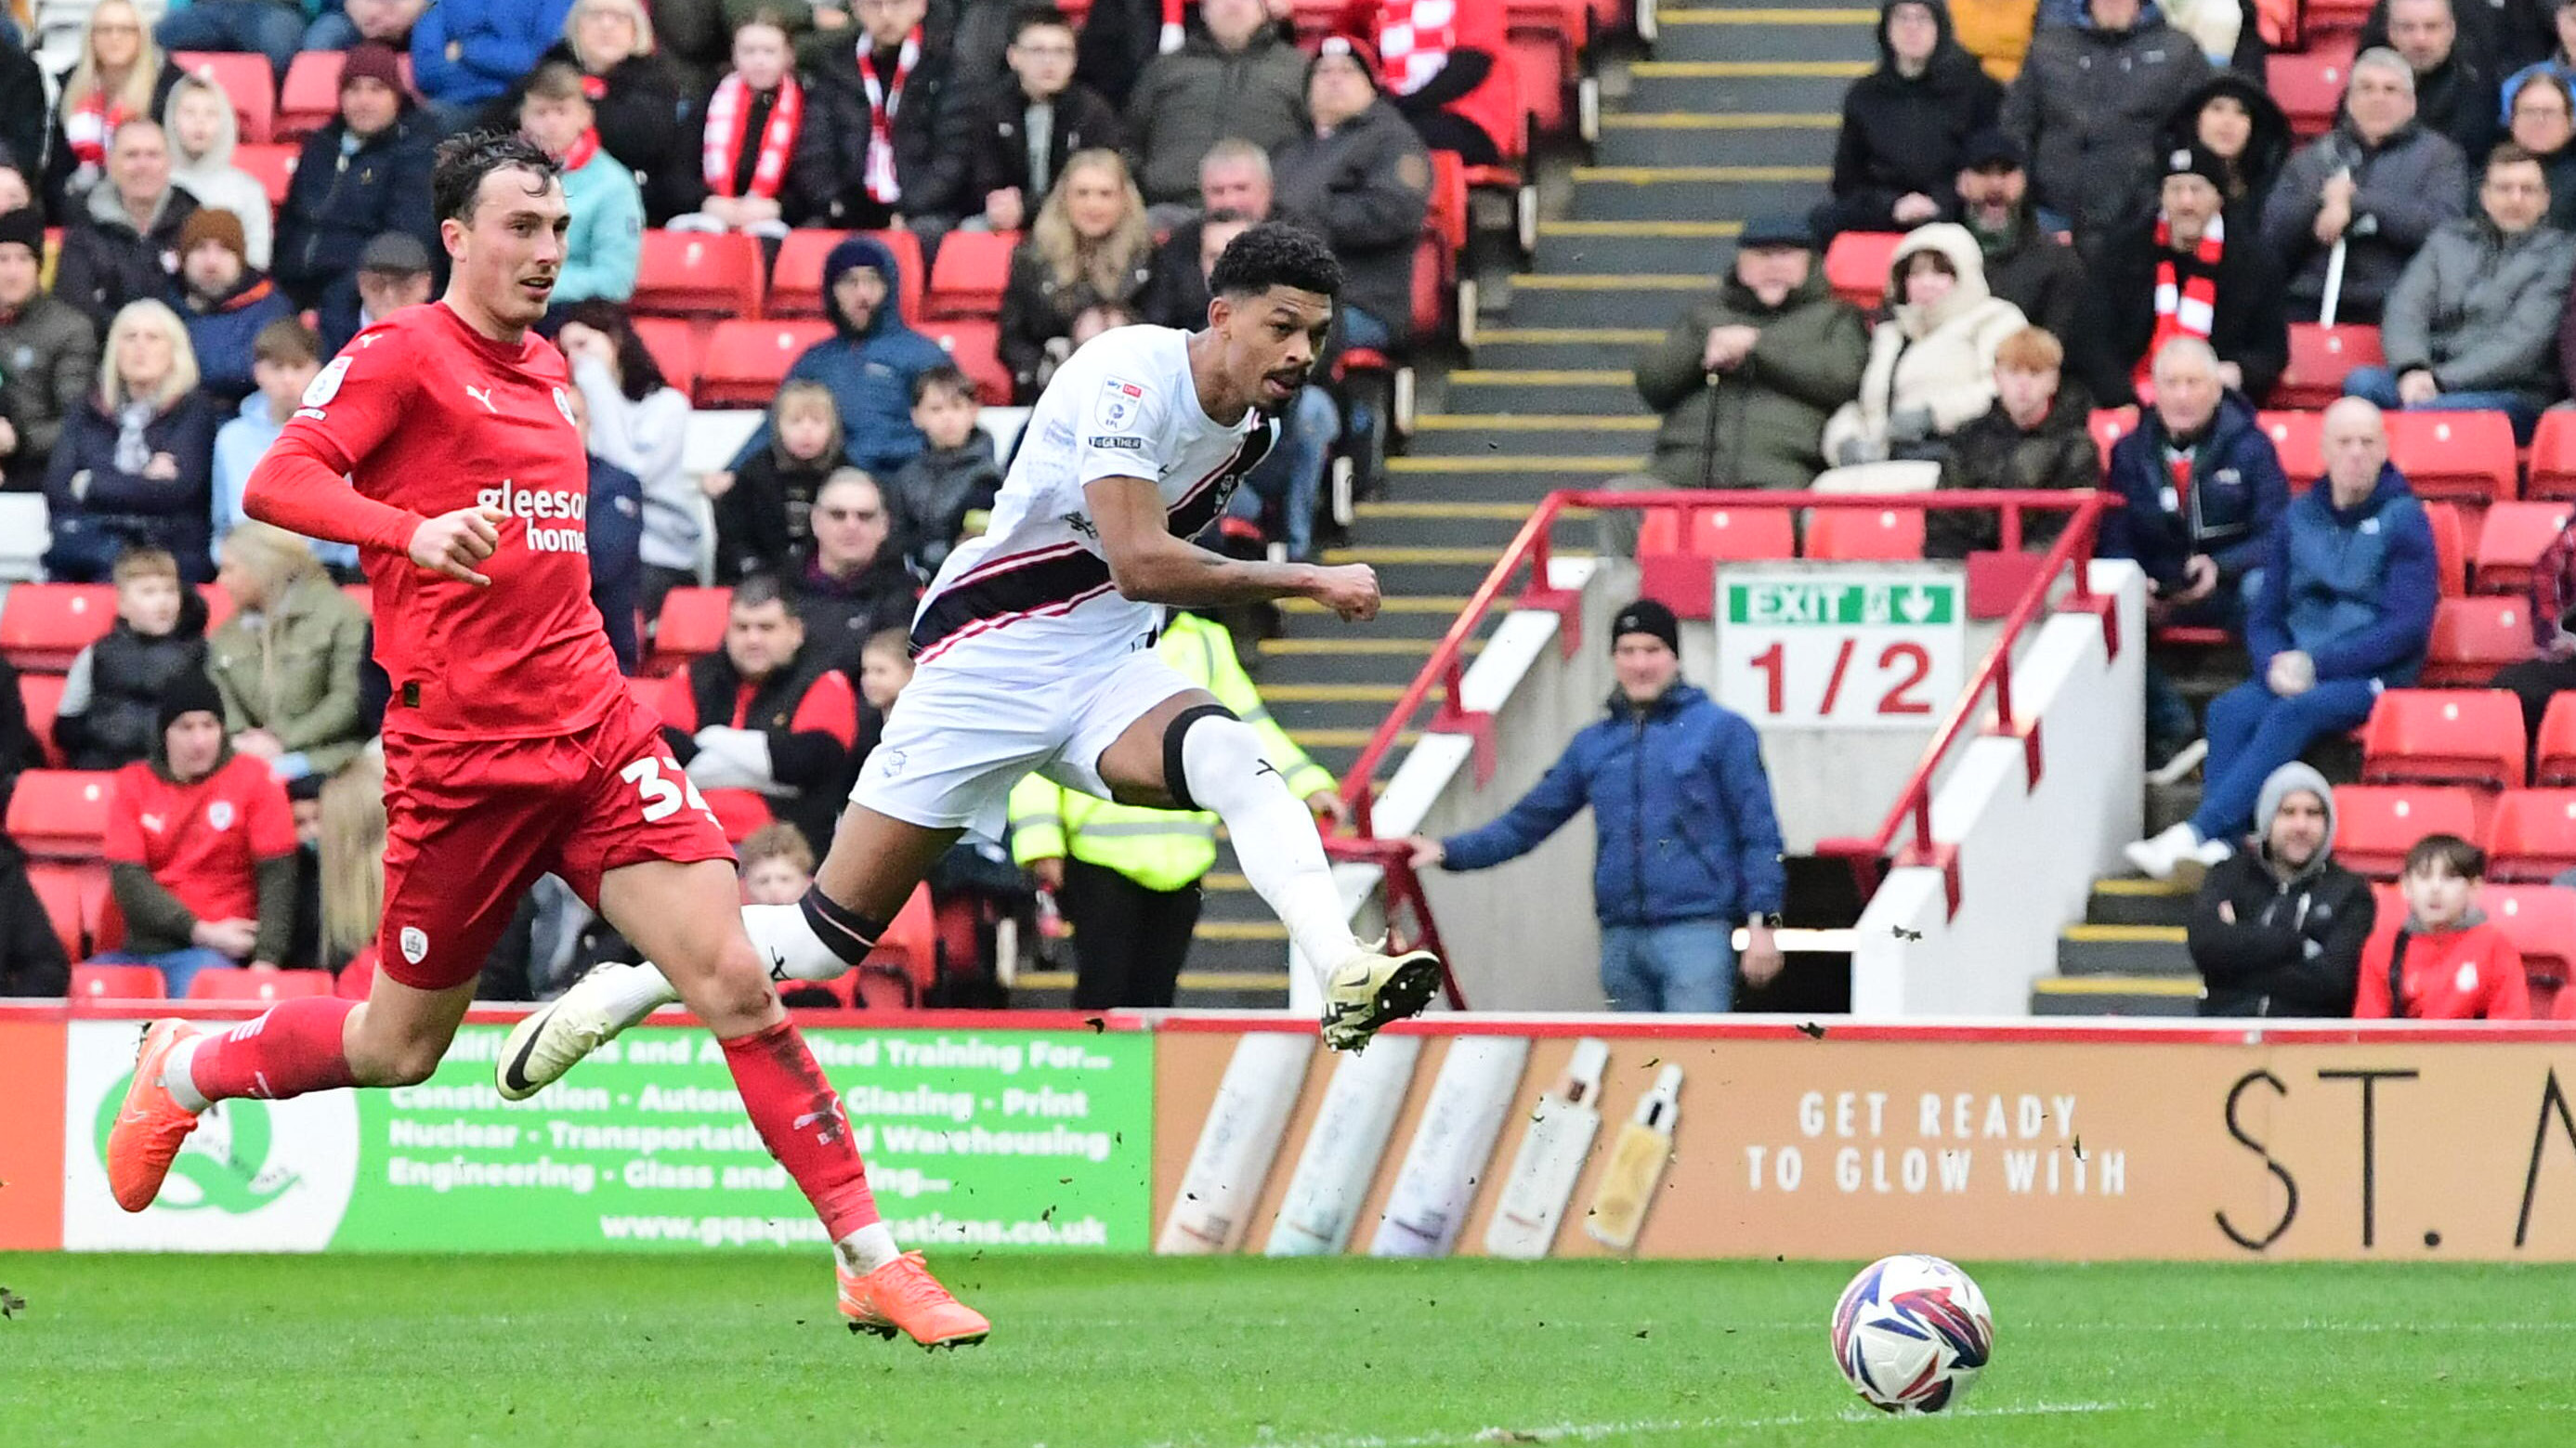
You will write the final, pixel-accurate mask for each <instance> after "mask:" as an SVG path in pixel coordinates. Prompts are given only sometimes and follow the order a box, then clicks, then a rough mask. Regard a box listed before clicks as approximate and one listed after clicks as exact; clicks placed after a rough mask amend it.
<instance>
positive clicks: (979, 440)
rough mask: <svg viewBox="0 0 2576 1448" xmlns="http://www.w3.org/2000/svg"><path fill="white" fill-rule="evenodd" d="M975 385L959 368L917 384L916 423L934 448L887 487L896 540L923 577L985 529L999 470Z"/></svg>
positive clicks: (937, 370)
mask: <svg viewBox="0 0 2576 1448" xmlns="http://www.w3.org/2000/svg"><path fill="white" fill-rule="evenodd" d="M977 415H978V409H977V407H976V405H975V384H974V383H972V382H970V381H968V380H967V378H966V374H965V373H963V372H960V371H958V370H957V369H956V368H954V367H933V368H932V369H930V370H929V371H927V372H924V373H923V374H921V376H919V377H917V378H915V379H914V380H913V384H912V425H913V426H915V427H917V428H920V429H921V435H922V436H923V437H924V438H926V439H928V440H929V443H930V446H928V447H926V448H924V449H922V453H921V456H919V457H917V458H914V459H913V460H912V461H911V462H909V463H906V464H904V467H903V471H901V472H899V473H896V474H895V475H894V477H893V479H892V480H891V481H889V482H888V483H887V485H886V501H887V502H888V503H889V504H891V505H892V506H893V508H894V533H895V537H897V538H899V539H902V540H903V541H904V545H905V552H906V556H907V557H908V558H909V559H910V560H911V562H912V565H913V567H914V568H916V569H918V570H919V571H920V572H922V573H923V574H925V575H926V574H930V573H935V572H937V571H938V570H939V565H940V564H942V563H945V562H947V561H948V551H949V550H950V549H952V548H954V547H956V546H957V545H958V544H959V543H961V542H963V541H965V540H966V539H968V538H971V537H973V536H975V535H976V534H978V533H981V532H983V531H984V521H985V519H986V517H987V516H988V515H989V514H990V513H991V511H992V507H993V499H994V497H995V495H997V494H998V493H1000V492H1001V491H1002V470H1001V468H1000V467H999V466H997V465H996V464H995V463H994V461H993V439H992V436H991V435H990V434H989V433H986V432H985V431H984V430H983V429H982V428H980V427H977V426H976V425H975V419H976V417H977Z"/></svg>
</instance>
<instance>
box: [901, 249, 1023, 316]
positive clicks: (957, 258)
mask: <svg viewBox="0 0 2576 1448" xmlns="http://www.w3.org/2000/svg"><path fill="white" fill-rule="evenodd" d="M1019 244H1020V234H1019V233H1018V232H1016V231H952V232H950V233H948V235H947V236H946V237H944V238H942V239H941V240H940V243H939V260H938V261H936V262H934V263H932V264H931V268H930V292H929V295H927V296H925V297H923V298H922V299H921V309H922V315H923V316H926V317H997V316H1000V315H1001V312H1002V289H1003V287H1005V286H1006V285H1008V284H1009V282H1010V279H1011V251H1012V249H1013V248H1014V247H1017V246H1018V245H1019Z"/></svg>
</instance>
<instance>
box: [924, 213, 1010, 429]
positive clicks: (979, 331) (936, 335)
mask: <svg viewBox="0 0 2576 1448" xmlns="http://www.w3.org/2000/svg"><path fill="white" fill-rule="evenodd" d="M941 254H942V255H945V254H946V252H945V251H944V250H943V251H942V253H941ZM921 334H922V335H923V336H925V337H928V338H929V339H930V340H932V341H934V342H936V343H938V344H939V345H940V346H941V347H943V348H945V349H947V352H948V356H949V358H950V360H952V361H954V362H955V363H956V364H957V368H958V370H959V371H961V372H964V373H965V374H966V375H967V376H968V377H971V378H973V379H974V380H975V395H976V396H978V397H980V398H982V399H983V401H984V405H985V406H987V407H1008V406H1010V403H1011V369H1009V368H1008V367H1005V366H1003V365H1002V326H1001V324H1000V323H999V322H994V321H989V320H987V319H985V318H983V317H955V318H951V319H949V320H947V321H937V322H924V323H922V324H921Z"/></svg>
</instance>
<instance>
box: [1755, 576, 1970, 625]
mask: <svg viewBox="0 0 2576 1448" xmlns="http://www.w3.org/2000/svg"><path fill="white" fill-rule="evenodd" d="M1959 588H1960V585H1959V584H1958V583H1957V582H1956V581H1955V580H1947V579H1923V580H1915V579H1909V580H1906V581H1903V582H1891V583H1850V582H1837V581H1831V580H1819V581H1817V582H1813V583H1807V582H1795V583H1791V582H1781V581H1775V580H1764V581H1760V582H1752V583H1734V582H1729V583H1727V584H1726V621H1727V622H1728V623H1731V624H1751V625H1755V626H1757V627H1769V628H1786V627H1795V626H1798V625H1802V624H1804V625H1811V626H1813V627H1817V628H1852V627H1875V628H1946V627H1949V626H1950V625H1952V624H1955V623H1957V622H1958V621H1959V618H1960V607H1959Z"/></svg>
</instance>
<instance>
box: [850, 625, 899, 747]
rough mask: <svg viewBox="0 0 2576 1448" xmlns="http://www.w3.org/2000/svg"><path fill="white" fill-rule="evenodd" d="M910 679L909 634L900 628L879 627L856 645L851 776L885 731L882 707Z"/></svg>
mask: <svg viewBox="0 0 2576 1448" xmlns="http://www.w3.org/2000/svg"><path fill="white" fill-rule="evenodd" d="M911 682H912V635H911V634H910V633H907V632H906V631H904V630H903V629H899V628H886V629H879V630H877V631H876V632H875V633H872V634H870V635H868V641H867V642H866V643H864V644H862V645H860V646H859V742H858V743H857V745H855V746H854V747H852V749H851V750H850V764H851V777H852V778H853V779H854V780H855V779H856V778H857V774H858V767H859V766H861V765H864V764H866V763H867V762H868V751H870V750H872V749H874V748H876V747H877V740H878V739H879V738H880V737H882V736H883V735H884V733H885V716H886V711H887V710H889V709H892V708H893V707H894V701H895V700H896V699H897V698H899V697H901V696H902V694H903V690H904V686H905V685H907V684H909V683H911Z"/></svg>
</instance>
